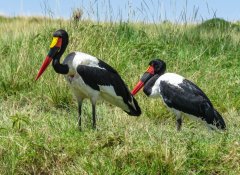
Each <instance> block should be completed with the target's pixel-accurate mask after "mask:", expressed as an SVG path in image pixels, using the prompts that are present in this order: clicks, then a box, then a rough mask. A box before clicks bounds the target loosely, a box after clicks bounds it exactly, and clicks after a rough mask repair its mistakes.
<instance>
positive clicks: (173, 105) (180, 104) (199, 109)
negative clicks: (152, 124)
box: [132, 60, 226, 130]
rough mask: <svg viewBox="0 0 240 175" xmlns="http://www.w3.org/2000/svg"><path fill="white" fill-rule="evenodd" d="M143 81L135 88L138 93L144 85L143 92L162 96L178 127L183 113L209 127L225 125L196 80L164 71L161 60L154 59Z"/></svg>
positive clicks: (220, 127)
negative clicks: (195, 82)
mask: <svg viewBox="0 0 240 175" xmlns="http://www.w3.org/2000/svg"><path fill="white" fill-rule="evenodd" d="M149 65H150V67H149V69H148V70H147V72H145V73H144V75H143V77H142V78H141V81H140V82H139V83H138V85H137V86H136V87H135V88H134V90H133V91H132V94H136V93H137V92H138V91H139V90H140V88H141V87H143V86H144V89H143V91H144V93H145V94H146V95H147V96H149V97H152V98H156V97H161V98H162V99H163V102H164V103H165V104H166V106H167V107H169V108H170V109H171V110H172V111H173V112H174V113H175V115H176V119H177V129H178V130H180V129H181V125H182V113H186V114H188V115H189V116H192V117H194V118H197V119H201V120H202V121H205V122H206V123H207V124H208V126H209V127H210V128H215V126H216V127H217V128H219V129H225V127H226V125H225V122H224V120H223V118H222V116H221V115H220V114H219V113H218V112H217V111H216V110H215V109H214V107H213V105H212V103H211V101H210V100H209V99H208V97H207V96H206V94H205V93H204V92H203V91H202V90H201V89H200V88H199V87H198V86H196V85H195V84H194V83H192V82H191V81H189V80H187V79H185V78H184V77H182V76H180V75H178V74H175V73H165V69H166V65H165V63H164V62H163V61H162V60H153V61H151V62H150V63H149Z"/></svg>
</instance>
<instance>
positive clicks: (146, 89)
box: [143, 74, 160, 96]
mask: <svg viewBox="0 0 240 175" xmlns="http://www.w3.org/2000/svg"><path fill="white" fill-rule="evenodd" d="M159 77H160V75H159V74H155V75H154V76H153V77H152V78H150V79H149V80H148V81H147V82H146V84H145V85H144V88H143V92H144V93H145V94H146V95H147V96H149V95H150V94H151V93H152V87H153V86H154V84H155V82H156V81H157V79H158V78H159Z"/></svg>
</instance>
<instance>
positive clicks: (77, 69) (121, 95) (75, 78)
mask: <svg viewBox="0 0 240 175" xmlns="http://www.w3.org/2000/svg"><path fill="white" fill-rule="evenodd" d="M54 37H57V38H58V39H57V41H54V39H53V42H54V44H51V46H52V47H51V46H50V48H51V50H50V52H49V54H48V56H47V58H46V60H45V61H44V63H43V65H42V67H41V69H40V71H39V73H38V76H37V78H36V79H38V78H39V77H40V76H41V74H42V73H43V72H44V70H45V69H46V67H47V65H48V64H49V63H50V62H51V61H52V60H53V68H54V69H55V71H56V72H57V73H60V74H64V76H65V78H66V80H67V82H68V84H69V85H70V87H71V89H72V91H73V93H74V95H75V97H76V99H77V101H78V108H79V110H78V111H79V122H78V123H79V127H81V107H82V102H83V100H84V99H85V98H89V99H90V101H91V103H92V117H93V128H96V102H97V100H99V99H104V100H106V101H108V102H110V103H111V104H113V105H115V106H118V107H120V108H121V109H122V110H124V111H125V112H127V113H128V114H129V115H132V116H139V115H140V114H141V109H140V108H139V106H138V103H137V101H136V100H135V99H134V97H133V96H132V95H131V93H130V91H129V90H128V88H127V86H126V85H125V83H124V81H123V80H122V79H121V77H120V76H119V74H118V73H117V71H116V70H114V69H113V68H112V67H111V66H109V65H108V64H106V63H105V62H103V61H102V60H100V59H97V58H96V57H93V56H91V55H88V54H85V53H82V52H72V53H70V54H69V55H68V56H67V57H66V58H65V59H64V61H63V64H60V57H61V55H62V54H63V52H64V51H65V49H66V46H67V43H68V35H67V33H66V31H64V30H58V31H56V32H55V33H54ZM66 41H67V42H66ZM59 42H61V43H59ZM64 42H66V43H64Z"/></svg>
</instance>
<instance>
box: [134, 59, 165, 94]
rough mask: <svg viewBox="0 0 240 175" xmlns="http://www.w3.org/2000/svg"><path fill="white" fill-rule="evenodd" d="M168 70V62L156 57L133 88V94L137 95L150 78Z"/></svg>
mask: <svg viewBox="0 0 240 175" xmlns="http://www.w3.org/2000/svg"><path fill="white" fill-rule="evenodd" d="M165 71H166V63H165V62H164V61H162V60H160V59H154V60H152V61H150V62H149V66H148V68H147V70H146V72H145V73H144V74H143V75H142V77H141V79H140V81H139V82H138V83H137V84H136V86H135V87H134V88H133V90H132V92H131V93H132V95H135V94H136V93H137V92H138V91H139V90H140V89H141V88H142V87H143V86H144V84H146V82H147V81H148V80H150V79H151V78H152V77H153V76H154V75H156V74H158V75H162V74H164V72H165Z"/></svg>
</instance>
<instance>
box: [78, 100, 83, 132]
mask: <svg viewBox="0 0 240 175" xmlns="http://www.w3.org/2000/svg"><path fill="white" fill-rule="evenodd" d="M81 114H82V100H81V101H78V127H79V129H80V130H82V119H81Z"/></svg>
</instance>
